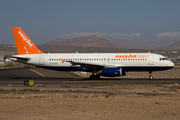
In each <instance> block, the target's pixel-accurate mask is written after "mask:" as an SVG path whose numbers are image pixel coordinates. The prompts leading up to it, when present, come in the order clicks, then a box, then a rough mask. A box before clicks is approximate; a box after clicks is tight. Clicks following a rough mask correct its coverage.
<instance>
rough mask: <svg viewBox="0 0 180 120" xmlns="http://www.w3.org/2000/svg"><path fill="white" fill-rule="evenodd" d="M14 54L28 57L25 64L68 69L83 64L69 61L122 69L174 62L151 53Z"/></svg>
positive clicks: (152, 68)
mask: <svg viewBox="0 0 180 120" xmlns="http://www.w3.org/2000/svg"><path fill="white" fill-rule="evenodd" d="M14 56H18V57H19V58H29V60H26V61H25V62H24V63H26V64H30V65H34V66H38V67H43V68H50V69H53V68H54V69H56V70H69V71H73V70H77V71H78V70H80V71H83V70H81V69H75V68H77V67H83V65H82V66H80V65H72V64H71V62H70V61H73V62H80V63H81V62H82V63H88V64H92V65H94V64H95V65H96V64H97V65H102V66H105V68H106V67H121V68H123V70H124V71H158V70H166V69H170V68H173V67H174V63H173V62H171V61H169V60H167V59H166V58H165V57H164V56H162V55H159V54H152V53H53V54H50V53H49V54H48V53H47V54H29V55H14ZM18 57H17V58H18ZM20 60H21V61H19V62H22V61H23V59H20ZM17 61H18V59H17ZM63 61H64V62H63ZM86 66H87V65H86ZM67 68H68V69H67ZM71 68H72V69H71ZM86 71H87V70H86Z"/></svg>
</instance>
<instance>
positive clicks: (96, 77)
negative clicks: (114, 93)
mask: <svg viewBox="0 0 180 120" xmlns="http://www.w3.org/2000/svg"><path fill="white" fill-rule="evenodd" d="M99 78H100V75H99V74H96V75H94V72H93V73H92V75H91V76H90V79H91V80H94V79H99Z"/></svg>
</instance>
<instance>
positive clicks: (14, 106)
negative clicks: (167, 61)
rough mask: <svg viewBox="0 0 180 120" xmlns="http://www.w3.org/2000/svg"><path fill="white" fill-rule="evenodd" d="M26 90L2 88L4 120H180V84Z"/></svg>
mask: <svg viewBox="0 0 180 120" xmlns="http://www.w3.org/2000/svg"><path fill="white" fill-rule="evenodd" d="M25 88H26V89H25ZM25 88H23V87H20V86H10V87H8V86H6V87H1V88H0V119H1V120H24V119H25V120H31V119H35V120H59V119H61V120H84V119H86V120H101V119H103V120H109V119H112V120H119V119H123V120H139V119H141V120H142V119H145V120H152V119H153V120H170V119H171V120H179V118H180V85H178V84H173V85H106V84H105V85H76V86H75V85H72V86H67V85H60V86H41V85H39V86H38V85H36V86H34V87H28V88H27V87H25ZM32 88H33V89H32ZM73 88H74V89H73Z"/></svg>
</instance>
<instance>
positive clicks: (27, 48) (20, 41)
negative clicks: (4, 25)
mask: <svg viewBox="0 0 180 120" xmlns="http://www.w3.org/2000/svg"><path fill="white" fill-rule="evenodd" d="M12 31H13V34H14V39H15V42H16V47H17V51H18V54H19V55H22V54H44V53H43V52H41V51H40V50H39V49H38V48H37V47H36V46H35V44H34V43H33V42H32V41H31V40H30V39H29V37H28V36H27V35H26V34H25V33H24V31H23V30H22V29H21V28H19V27H13V28H12Z"/></svg>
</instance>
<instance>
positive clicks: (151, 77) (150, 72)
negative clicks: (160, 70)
mask: <svg viewBox="0 0 180 120" xmlns="http://www.w3.org/2000/svg"><path fill="white" fill-rule="evenodd" d="M149 74H150V76H149V79H150V80H152V79H153V76H152V71H149Z"/></svg>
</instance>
